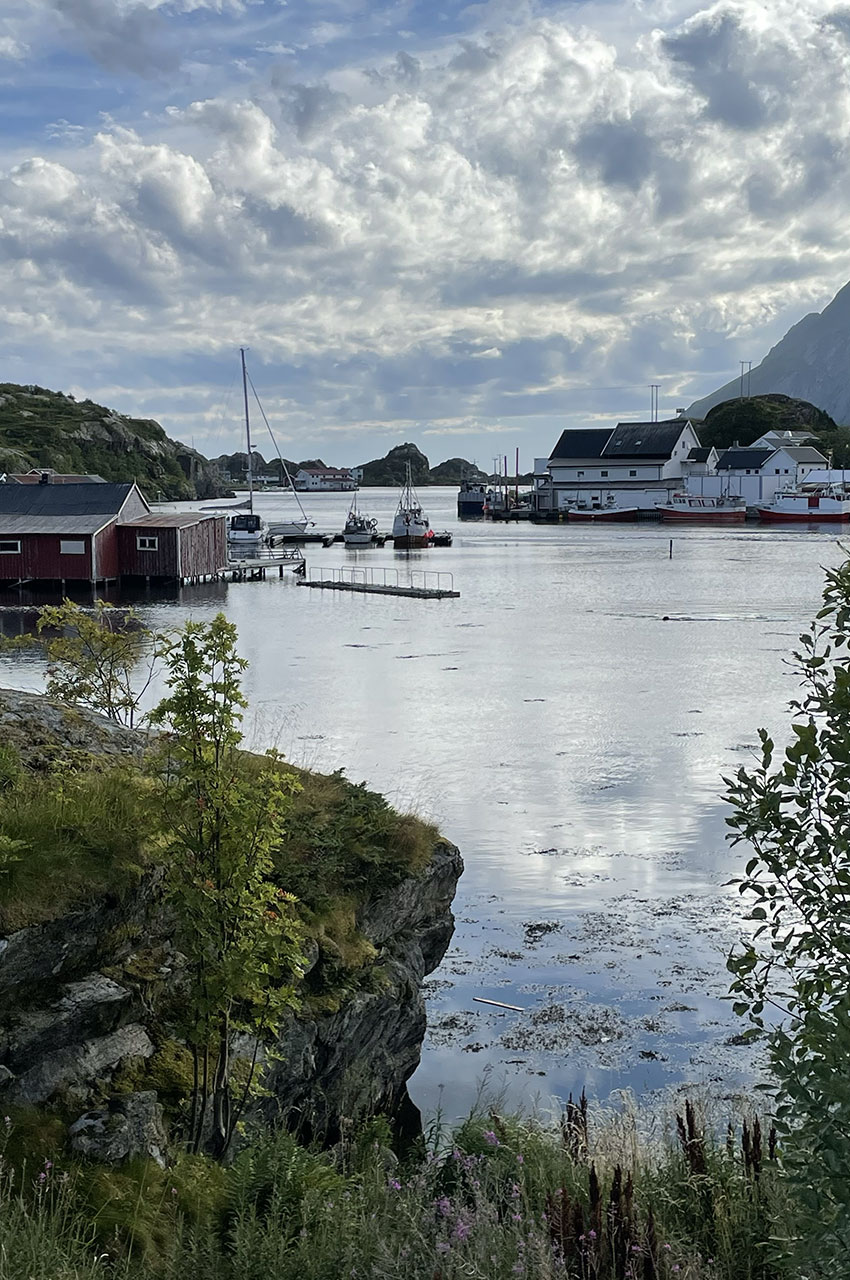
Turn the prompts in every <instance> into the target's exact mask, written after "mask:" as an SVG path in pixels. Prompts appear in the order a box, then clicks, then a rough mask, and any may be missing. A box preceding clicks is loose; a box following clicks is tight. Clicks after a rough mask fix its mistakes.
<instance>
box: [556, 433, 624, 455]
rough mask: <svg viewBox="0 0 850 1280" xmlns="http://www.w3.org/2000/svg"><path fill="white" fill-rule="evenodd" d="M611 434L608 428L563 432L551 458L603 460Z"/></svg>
mask: <svg viewBox="0 0 850 1280" xmlns="http://www.w3.org/2000/svg"><path fill="white" fill-rule="evenodd" d="M610 435H611V432H610V430H609V428H608V427H587V428H584V427H580V428H578V429H577V430H575V431H562V432H561V438H560V440H559V441H558V443H557V444H556V445H555V448H554V449H553V450H552V452H551V453H550V454H549V458H550V459H552V458H601V457H602V450H603V449H604V448H605V445H606V443H607V442H608V438H609V437H610Z"/></svg>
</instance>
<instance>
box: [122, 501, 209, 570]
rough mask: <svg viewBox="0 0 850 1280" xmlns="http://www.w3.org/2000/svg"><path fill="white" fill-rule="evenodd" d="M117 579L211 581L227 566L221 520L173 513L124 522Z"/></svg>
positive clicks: (193, 512) (184, 513)
mask: <svg viewBox="0 0 850 1280" xmlns="http://www.w3.org/2000/svg"><path fill="white" fill-rule="evenodd" d="M118 559H119V562H120V565H121V576H122V578H124V577H130V578H170V579H177V580H178V581H182V580H183V579H185V578H206V577H213V576H215V575H216V574H217V573H219V571H220V570H221V569H223V568H224V567H225V566H226V564H227V529H226V520H225V517H224V516H214V515H204V514H201V513H200V512H198V511H177V512H168V513H163V514H152V515H146V516H142V517H141V518H139V519H135V520H128V521H127V522H126V523H124V524H121V525H120V526H119V528H118Z"/></svg>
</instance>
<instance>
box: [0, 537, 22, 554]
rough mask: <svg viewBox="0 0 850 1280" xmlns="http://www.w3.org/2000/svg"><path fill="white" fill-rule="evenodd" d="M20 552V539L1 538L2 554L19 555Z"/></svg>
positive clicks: (0, 550)
mask: <svg viewBox="0 0 850 1280" xmlns="http://www.w3.org/2000/svg"><path fill="white" fill-rule="evenodd" d="M20 554H21V543H20V539H15V538H0V556H19V555H20Z"/></svg>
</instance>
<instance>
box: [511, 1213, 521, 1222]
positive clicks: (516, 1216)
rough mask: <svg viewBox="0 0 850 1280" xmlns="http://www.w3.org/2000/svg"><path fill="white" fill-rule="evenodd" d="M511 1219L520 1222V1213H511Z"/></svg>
mask: <svg viewBox="0 0 850 1280" xmlns="http://www.w3.org/2000/svg"><path fill="white" fill-rule="evenodd" d="M511 1217H512V1218H513V1220H514V1222H522V1214H521V1213H512V1214H511Z"/></svg>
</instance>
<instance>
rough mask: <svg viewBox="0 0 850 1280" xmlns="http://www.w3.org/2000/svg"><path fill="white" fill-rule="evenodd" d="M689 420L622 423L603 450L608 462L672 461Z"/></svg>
mask: <svg viewBox="0 0 850 1280" xmlns="http://www.w3.org/2000/svg"><path fill="white" fill-rule="evenodd" d="M687 423H688V420H687V418H673V419H672V420H668V421H667V422H618V423H617V425H616V427H615V428H614V430H613V431H612V432H611V439H610V440H609V441H608V443H607V444H606V446H605V448H604V449H603V450H602V456H603V457H604V458H616V457H620V458H637V457H640V458H669V457H670V455H671V454H672V452H673V448H674V446H675V444H676V442H677V440H678V439H679V436H680V435H681V434H682V432H683V431H684V429H685V427H686V426H687Z"/></svg>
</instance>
